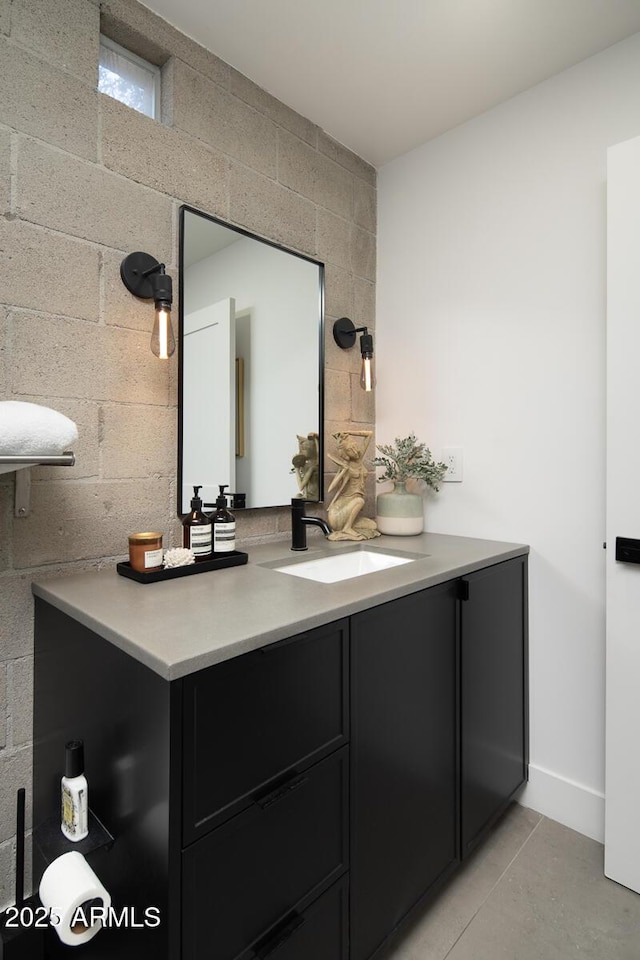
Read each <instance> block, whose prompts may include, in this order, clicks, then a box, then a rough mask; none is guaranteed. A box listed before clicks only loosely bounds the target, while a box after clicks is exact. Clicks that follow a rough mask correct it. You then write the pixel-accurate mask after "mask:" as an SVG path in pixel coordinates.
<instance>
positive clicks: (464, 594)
mask: <svg viewBox="0 0 640 960" xmlns="http://www.w3.org/2000/svg"><path fill="white" fill-rule="evenodd" d="M468 599H469V581H468V580H458V600H468Z"/></svg>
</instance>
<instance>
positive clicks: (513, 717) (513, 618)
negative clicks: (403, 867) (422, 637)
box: [460, 557, 528, 857]
mask: <svg viewBox="0 0 640 960" xmlns="http://www.w3.org/2000/svg"><path fill="white" fill-rule="evenodd" d="M462 585H463V588H464V589H463V591H462V596H463V597H465V596H467V597H468V599H463V602H462V603H461V605H460V607H461V678H462V679H461V725H460V729H461V814H462V856H463V857H464V856H466V855H467V854H468V853H469V852H470V851H471V850H472V849H473V848H474V846H475V845H476V843H477V842H478V840H479V839H480V837H481V836H482V835H483V833H484V832H485V831H486V830H487V829H488V828H489V827H490V826H491V824H492V823H493V822H494V821H495V820H496V819H497V817H498V816H499V815H500V814H501V813H502V811H503V810H504V809H505V807H506V806H507V804H508V803H509V801H510V800H511V798H512V796H513V794H514V792H515V791H516V790H517V789H518V788H519V787H520V786H521V785H522V783H524V781H525V780H526V777H527V762H528V757H527V722H526V713H527V653H526V651H527V627H526V625H527V613H526V610H527V559H526V557H516V559H514V560H508V561H506V562H505V563H498V564H496V565H495V566H493V567H488V568H487V569H486V570H480V571H478V573H474V574H470V575H469V576H468V577H464V578H463V580H462Z"/></svg>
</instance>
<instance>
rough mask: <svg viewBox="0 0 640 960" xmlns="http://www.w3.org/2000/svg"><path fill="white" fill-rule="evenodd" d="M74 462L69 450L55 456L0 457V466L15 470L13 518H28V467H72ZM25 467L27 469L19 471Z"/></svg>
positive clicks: (29, 494) (29, 473) (74, 459)
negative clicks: (10, 467) (11, 467)
mask: <svg viewBox="0 0 640 960" xmlns="http://www.w3.org/2000/svg"><path fill="white" fill-rule="evenodd" d="M75 462H76V458H75V456H74V454H73V453H72V452H71V451H70V450H65V452H64V453H62V454H58V455H57V456H49V455H43V456H38V455H37V454H34V455H29V456H24V455H20V456H17V455H16V456H9V455H7V456H0V465H6V466H13V467H15V469H16V492H15V501H14V508H13V515H14V516H15V517H28V516H29V507H30V501H31V470H30V469H28V468H29V467H41V466H42V467H72V466H73V465H74V463H75ZM22 467H26V468H27V469H26V470H24V469H21V468H22Z"/></svg>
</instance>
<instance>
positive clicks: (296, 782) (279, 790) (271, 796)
mask: <svg viewBox="0 0 640 960" xmlns="http://www.w3.org/2000/svg"><path fill="white" fill-rule="evenodd" d="M308 779H309V778H308V777H304V776H300V777H298V776H294V778H293V780H287V782H286V783H281V784H280V785H279V786H277V787H276V788H275V789H274V790H270V791H269V793H265V795H264V796H262V797H254V798H253V799H254V803H257V804H258V806H259V807H262V809H263V810H264V809H266V807H270V806H272V804H274V803H278V801H280V800H284V798H285V797H288V796H289V794H290V793H293V791H294V790H297V789H298V787H301V786H302V784H303V783H306V782H307V780H308Z"/></svg>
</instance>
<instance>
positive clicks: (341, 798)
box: [182, 747, 349, 960]
mask: <svg viewBox="0 0 640 960" xmlns="http://www.w3.org/2000/svg"><path fill="white" fill-rule="evenodd" d="M348 757H349V750H348V747H345V748H343V749H342V750H340V751H338V752H337V753H334V754H332V755H331V756H330V757H327V758H326V759H325V760H322V761H321V762H320V763H318V764H316V765H315V766H314V767H312V768H311V769H309V770H307V771H306V772H305V773H304V774H302V775H301V776H298V777H295V778H294V779H293V780H292V781H290V784H289V787H290V789H289V790H284V789H281V790H280V791H278V792H276V793H274V794H272V795H271V796H267V797H265V798H263V800H262V801H261V802H260V803H254V804H253V805H252V806H251V808H250V809H248V810H244V811H243V812H242V813H241V814H239V815H238V816H237V817H234V818H233V819H232V820H230V821H228V822H227V823H225V824H223V825H222V826H221V827H218V829H217V830H214V831H212V832H211V833H209V834H208V835H207V836H206V837H203V838H202V839H201V840H198V841H197V843H194V844H193V845H192V846H191V847H189V849H188V850H185V851H184V853H183V855H182V881H183V883H182V890H183V899H182V918H183V926H182V930H183V933H182V939H183V958H184V960H236V958H238V957H240V956H242V955H243V951H246V950H248V949H249V947H250V946H251V945H252V944H254V943H255V942H256V941H257V940H259V939H260V938H264V937H265V936H266V935H267V934H268V932H269V931H270V930H272V929H273V928H274V926H275V925H276V924H282V923H285V922H286V918H287V917H288V915H290V914H291V913H292V911H293V910H296V911H298V912H302V911H304V910H305V909H306V908H307V906H308V905H309V904H310V903H311V902H312V901H313V900H314V899H315V898H316V897H317V896H318V895H319V894H320V893H321V892H322V891H323V890H324V889H325V888H326V887H328V886H329V885H330V884H331V883H333V882H334V881H335V880H337V879H338V878H339V877H341V876H342V874H343V873H344V872H345V871H346V869H347V867H348V838H347V813H348V809H347V808H348ZM300 934H301V935H302V931H301V932H300ZM285 956H286V954H285Z"/></svg>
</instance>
